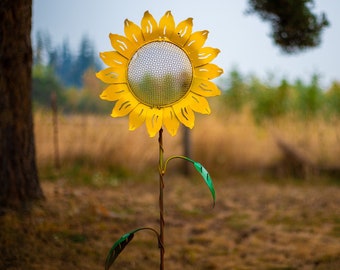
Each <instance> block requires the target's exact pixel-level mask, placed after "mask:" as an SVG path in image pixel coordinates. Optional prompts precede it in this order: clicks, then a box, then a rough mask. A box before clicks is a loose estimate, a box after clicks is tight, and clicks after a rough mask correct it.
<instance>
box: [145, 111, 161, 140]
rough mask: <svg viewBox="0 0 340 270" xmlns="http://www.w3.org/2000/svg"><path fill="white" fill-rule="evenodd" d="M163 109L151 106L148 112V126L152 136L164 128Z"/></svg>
mask: <svg viewBox="0 0 340 270" xmlns="http://www.w3.org/2000/svg"><path fill="white" fill-rule="evenodd" d="M162 123H163V110H162V109H158V108H149V109H148V110H147V112H146V128H147V130H148V133H149V135H150V137H154V136H155V135H156V134H157V132H158V131H159V130H160V129H161V128H162Z"/></svg>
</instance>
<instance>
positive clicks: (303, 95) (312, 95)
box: [295, 76, 324, 118]
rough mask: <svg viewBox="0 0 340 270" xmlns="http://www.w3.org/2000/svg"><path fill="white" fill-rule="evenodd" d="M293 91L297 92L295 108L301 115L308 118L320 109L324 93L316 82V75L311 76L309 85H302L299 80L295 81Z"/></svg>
mask: <svg viewBox="0 0 340 270" xmlns="http://www.w3.org/2000/svg"><path fill="white" fill-rule="evenodd" d="M295 91H296V93H297V110H298V111H299V112H300V114H301V116H303V117H304V118H310V117H313V116H316V115H317V114H318V113H319V112H320V111H321V110H322V107H323V104H324V93H323V92H322V90H321V88H320V86H319V84H318V77H317V76H313V78H312V81H311V84H310V85H304V84H303V83H302V82H301V81H297V82H296V84H295Z"/></svg>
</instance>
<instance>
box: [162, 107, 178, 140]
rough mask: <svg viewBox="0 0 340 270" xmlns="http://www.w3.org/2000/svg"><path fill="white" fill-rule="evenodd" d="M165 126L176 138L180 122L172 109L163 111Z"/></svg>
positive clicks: (168, 108)
mask: <svg viewBox="0 0 340 270" xmlns="http://www.w3.org/2000/svg"><path fill="white" fill-rule="evenodd" d="M163 125H164V126H165V127H166V129H167V130H168V132H169V133H170V135H171V136H175V135H176V133H177V130H178V128H179V121H178V119H177V117H176V115H175V112H174V110H173V109H172V107H166V108H164V109H163Z"/></svg>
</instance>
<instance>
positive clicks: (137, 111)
mask: <svg viewBox="0 0 340 270" xmlns="http://www.w3.org/2000/svg"><path fill="white" fill-rule="evenodd" d="M148 110H149V107H147V106H145V105H144V104H142V103H139V104H138V105H137V106H136V108H134V109H133V110H132V111H131V112H130V114H129V130H135V129H136V128H138V127H140V126H141V125H142V124H143V123H144V121H145V117H146V112H147V111H148Z"/></svg>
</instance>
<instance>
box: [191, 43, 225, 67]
mask: <svg viewBox="0 0 340 270" xmlns="http://www.w3.org/2000/svg"><path fill="white" fill-rule="evenodd" d="M219 52H220V50H219V49H216V48H211V47H204V48H201V49H199V50H198V51H195V52H193V53H191V54H189V57H190V59H191V61H192V63H193V66H194V67H198V66H202V65H205V64H208V63H209V62H211V61H212V60H214V59H215V57H216V56H217V55H218V54H219Z"/></svg>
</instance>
